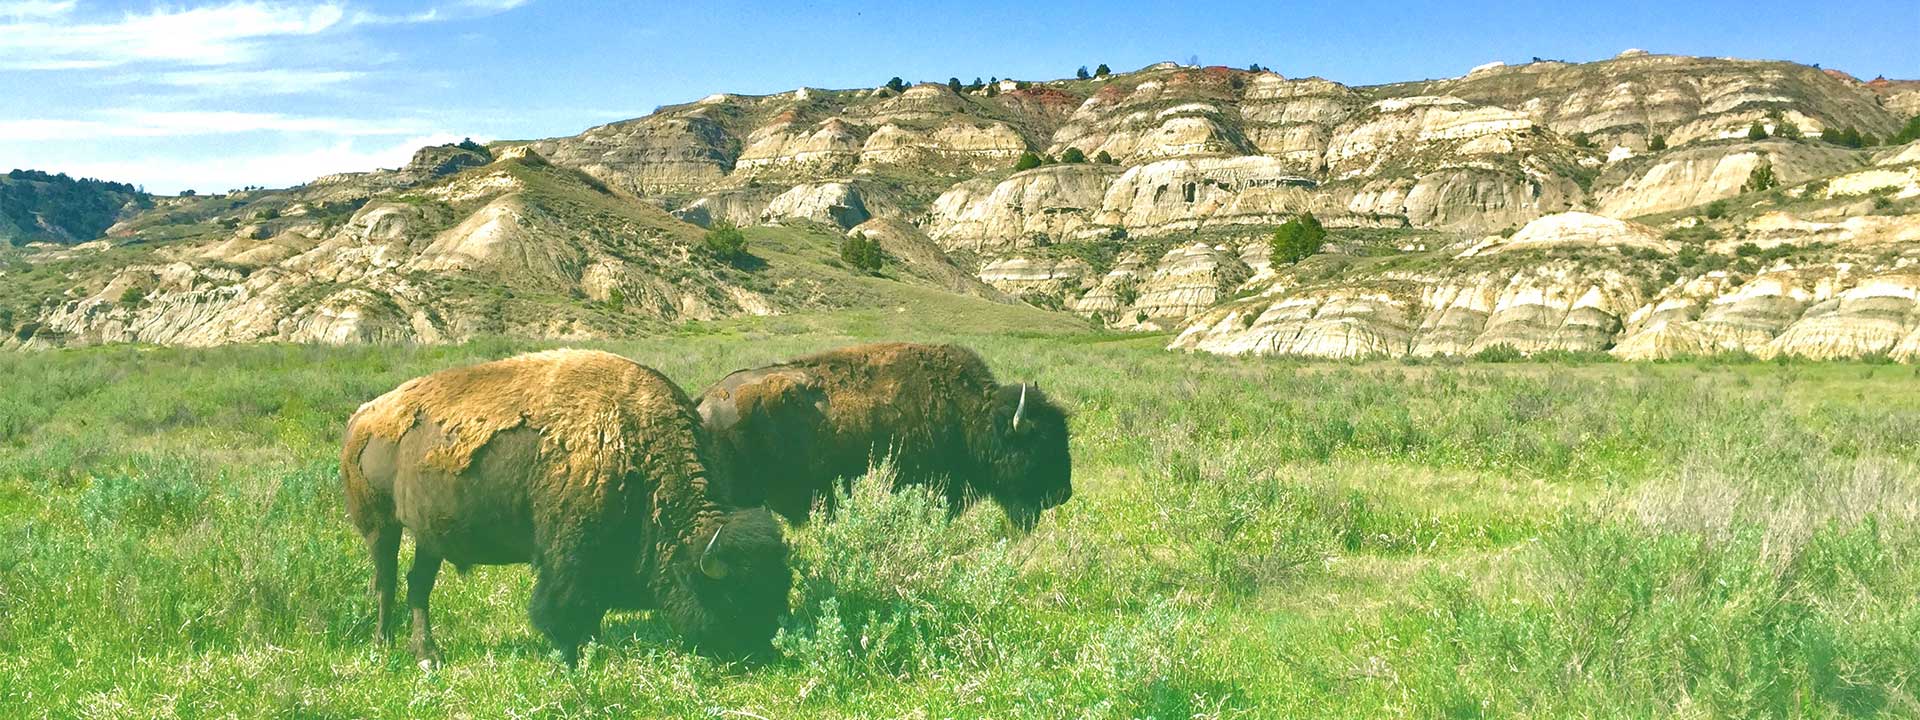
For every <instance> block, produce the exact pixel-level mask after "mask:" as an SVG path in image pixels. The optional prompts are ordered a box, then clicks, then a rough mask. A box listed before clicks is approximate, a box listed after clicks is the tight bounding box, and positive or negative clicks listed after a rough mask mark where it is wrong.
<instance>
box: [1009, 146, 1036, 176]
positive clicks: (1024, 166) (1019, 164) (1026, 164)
mask: <svg viewBox="0 0 1920 720" xmlns="http://www.w3.org/2000/svg"><path fill="white" fill-rule="evenodd" d="M1037 167H1040V154H1039V153H1036V152H1034V151H1032V150H1028V151H1026V152H1023V153H1020V159H1018V160H1015V161H1014V162H1013V170H1014V172H1019V171H1021V170H1032V169H1034V168H1037Z"/></svg>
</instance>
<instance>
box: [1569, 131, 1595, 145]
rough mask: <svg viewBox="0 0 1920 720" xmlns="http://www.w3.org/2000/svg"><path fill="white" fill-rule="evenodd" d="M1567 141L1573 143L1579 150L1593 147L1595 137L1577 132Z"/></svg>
mask: <svg viewBox="0 0 1920 720" xmlns="http://www.w3.org/2000/svg"><path fill="white" fill-rule="evenodd" d="M1567 139H1568V140H1570V141H1572V142H1573V146H1574V147H1577V148H1590V147H1593V137H1592V136H1590V135H1588V134H1586V133H1583V132H1577V133H1574V134H1572V135H1569V136H1568V137H1567Z"/></svg>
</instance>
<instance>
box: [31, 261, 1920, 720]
mask: <svg viewBox="0 0 1920 720" xmlns="http://www.w3.org/2000/svg"><path fill="white" fill-rule="evenodd" d="M778 242H779V239H778V238H766V239H765V244H763V245H761V247H763V248H766V249H768V250H770V251H771V250H774V249H775V248H774V247H772V246H773V245H775V244H776V243H778ZM781 251H782V252H801V251H803V249H801V248H782V249H781ZM805 251H807V252H811V251H812V250H811V249H806V250H805ZM934 309H935V310H938V308H934ZM926 317H927V313H923V312H895V311H893V310H892V309H888V308H882V309H876V310H868V311H859V312H844V313H833V314H821V315H804V316H789V317H781V318H764V319H755V320H742V321H731V322H728V323H716V324H698V325H689V326H685V327H683V328H681V330H680V332H678V333H676V334H674V335H672V336H666V337H659V338H652V339H641V340H630V341H619V342H609V343H599V344H598V345H599V346H601V347H605V348H607V349H610V350H614V351H616V352H620V353H623V354H625V355H628V356H630V357H633V358H636V359H638V360H640V361H641V362H644V363H647V364H649V365H653V366H655V367H658V368H660V369H661V370H662V371H663V372H666V373H667V374H668V375H670V376H672V377H673V378H674V379H675V380H676V381H678V382H680V383H681V384H682V385H683V386H685V387H687V388H688V389H690V390H691V391H695V392H697V391H698V390H699V389H700V388H702V387H704V386H705V384H706V383H709V382H711V381H713V380H716V379H718V378H719V377H720V376H721V375H723V374H724V373H726V372H728V371H730V370H732V369H735V368H738V367H744V366H750V365H756V364H761V363H765V362H769V361H773V360H776V359H779V358H784V357H788V356H791V355H794V354H798V353H803V352H807V351H812V350H817V349H823V348H826V347H832V346H836V345H840V344H844V343H848V342H854V341H863V340H872V339H879V338H914V339H928V340H953V341H958V342H962V343H965V344H968V345H971V346H973V347H975V348H977V349H979V350H980V351H981V352H982V353H983V354H984V355H985V356H986V357H987V359H988V361H989V362H990V363H991V364H992V365H993V367H994V368H995V370H996V372H997V373H998V374H999V375H1000V376H1001V377H1002V378H1005V379H1016V378H1017V379H1024V380H1032V381H1036V382H1038V383H1040V384H1041V385H1042V386H1043V387H1046V388H1047V390H1048V391H1049V393H1050V394H1053V395H1055V396H1058V397H1061V398H1063V399H1065V400H1066V401H1067V402H1069V403H1071V405H1072V406H1073V408H1074V411H1075V415H1074V431H1075V436H1074V442H1075V446H1074V453H1075V461H1076V462H1075V466H1076V470H1077V472H1076V478H1075V479H1076V494H1075V497H1074V499H1073V500H1072V502H1070V503H1068V504H1067V505H1065V506H1062V507H1061V508H1059V509H1056V510H1055V511H1053V512H1051V513H1049V514H1048V516H1047V517H1046V519H1045V520H1043V521H1042V523H1041V525H1040V527H1039V528H1038V529H1037V530H1036V531H1035V532H1034V533H1033V534H1031V535H1028V536H1025V537H1016V536H1013V535H1010V534H1009V533H1008V531H1007V530H1006V529H1005V527H1004V524H1003V521H1002V519H1001V518H1000V516H999V515H998V511H997V510H993V509H992V508H991V507H990V506H982V507H980V508H978V509H976V510H974V511H971V512H969V513H967V514H966V515H964V516H962V517H961V518H960V519H958V520H957V521H955V522H952V523H948V522H947V521H946V520H945V516H944V510H942V509H941V508H939V507H938V504H937V502H936V501H935V500H934V499H933V498H930V497H927V496H924V495H917V494H904V495H887V494H884V493H875V492H872V490H873V488H876V487H878V484H877V483H866V484H862V485H857V486H856V489H855V491H854V492H853V494H852V496H851V497H849V498H847V499H846V502H844V503H843V508H842V511H841V512H840V513H839V514H838V515H837V516H836V517H835V518H833V519H832V520H831V521H825V519H822V520H823V521H821V522H815V523H812V524H810V525H808V526H806V527H805V528H801V529H797V530H795V531H794V532H793V533H792V535H791V537H792V539H793V541H794V546H795V547H794V552H795V555H794V566H795V572H796V587H795V591H794V597H793V600H794V612H793V615H792V617H791V618H789V620H788V621H787V623H786V627H785V628H784V629H783V631H782V634H781V636H780V637H779V639H778V640H777V643H776V644H777V646H778V648H779V649H780V651H781V656H780V657H779V658H778V659H777V660H775V661H773V662H771V663H768V664H765V665H761V666H754V667H744V666H729V665H724V664H720V663H716V662H715V661H712V660H708V659H704V658H700V657H697V656H691V655H687V654H684V653H681V652H680V651H678V650H676V649H674V647H673V645H672V644H671V643H669V642H668V641H667V637H666V635H665V632H666V631H665V630H664V628H663V627H662V626H661V625H660V624H659V623H657V622H656V621H654V620H653V619H652V618H651V617H649V616H648V615H647V614H644V613H641V614H626V615H616V616H613V617H612V618H611V619H610V622H609V623H608V625H607V629H606V633H605V636H604V637H603V639H602V643H601V644H599V645H595V646H591V647H590V648H589V650H588V652H587V654H586V659H585V660H583V662H582V666H581V668H580V669H579V670H577V671H568V670H567V669H565V668H564V667H563V666H562V665H560V664H559V663H558V662H556V661H555V660H554V659H553V657H552V655H551V653H550V648H549V647H548V646H547V644H546V643H545V642H544V641H543V640H542V639H541V638H539V637H538V636H537V635H536V634H535V633H534V632H533V631H532V630H531V629H530V628H529V627H528V626H527V623H526V620H525V611H524V608H525V604H526V600H527V593H528V590H529V588H530V585H531V578H530V574H529V573H528V572H527V570H526V568H524V567H504V568H477V569H475V570H474V571H473V572H471V573H469V574H468V575H465V576H458V575H453V576H450V577H446V578H444V579H443V581H442V582H441V584H440V586H439V589H438V591H437V592H436V594H435V598H434V599H435V609H436V614H437V618H436V619H437V620H438V621H439V622H438V624H439V628H438V630H439V633H438V634H439V636H440V640H441V643H442V647H443V649H444V650H445V652H446V654H447V657H448V659H449V664H448V665H446V666H445V667H442V668H440V669H436V670H434V671H432V672H421V671H420V670H418V669H417V668H415V667H414V665H413V662H412V658H411V657H410V655H409V654H408V653H407V651H406V650H405V648H404V644H402V645H398V646H395V647H391V648H388V647H380V646H377V645H375V644H374V643H373V642H372V641H371V635H372V628H371V622H372V607H371V602H370V599H369V598H368V596H367V593H366V579H367V575H368V573H369V567H368V563H367V561H366V559H365V557H364V554H363V552H362V550H361V547H360V542H359V539H358V538H357V537H356V536H355V535H354V533H353V531H352V530H351V529H350V528H349V527H348V526H347V524H346V522H345V519H344V517H343V513H342V509H341V503H340V498H339V497H338V492H339V491H338V486H337V479H336V475H335V473H336V463H335V459H334V454H335V453H336V452H337V450H336V448H337V445H336V444H337V441H338V437H339V434H340V429H341V428H340V425H341V422H342V421H343V419H344V418H345V417H346V416H347V415H348V414H349V413H350V412H351V410H352V409H353V408H354V407H355V406H357V405H358V404H359V403H361V402H363V401H365V400H367V399H369V398H371V397H373V396H374V395H376V394H378V393H380V392H384V391H385V390H387V389H389V388H391V387H392V386H393V385H395V384H397V383H398V382H400V381H402V380H404V379H407V378H410V377H413V376H416V375H419V374H422V373H426V372H430V371H432V370H436V369H439V368H444V367H450V366H454V365H459V364H464V363H470V362H476V361H481V360H486V359H491V358H497V357H502V356H506V355H509V354H512V353H515V352H518V351H521V350H524V349H530V348H531V347H534V346H532V345H527V344H524V343H520V342H515V341H504V340H487V341H479V342H474V343H469V344H466V345H460V346H452V347H346V348H319V347H301V346H262V347H229V348H221V349H211V350H191V349H156V348H140V347H98V348H87V349H75V350H59V351H50V352H43V353H32V354H7V355H0V377H3V378H6V381H5V382H4V383H0V715H4V716H26V717H33V716H53V717H68V716H81V717H201V716H241V717H251V716H298V717H323V718H324V717H476V716H479V717H493V716H504V717H629V716H641V717H689V718H691V717H746V718H751V717H767V718H796V717H799V718H814V717H819V718H843V717H848V718H850V717H1062V718H1068V717H1070V718H1135V717H1142V718H1144V717H1153V718H1196V717H1198V718H1230V717H1247V718H1264V717H1414V718H1464V717H1516V718H1518V717H1529V718H1533V717H1579V718H1593V717H1608V718H1612V717H1689V718H1717V717H1780V718H1789V717H1790V718H1802V717H1810V718H1825V717H1834V718H1842V717H1872V716H1883V717H1910V716H1914V715H1916V714H1920V704H1916V700H1915V695H1916V692H1920V688H1917V687H1916V683H1917V682H1920V681H1917V680H1916V679H1915V677H1914V671H1913V669H1914V668H1920V606H1916V605H1915V603H1914V601H1913V598H1914V597H1915V595H1916V593H1920V564H1917V563H1915V562H1914V560H1915V559H1916V553H1920V534H1916V533H1915V526H1914V521H1915V520H1916V518H1920V473H1916V469H1917V468H1920V373H1916V372H1915V370H1914V369H1913V368H1911V367H1907V366H1898V365H1867V364H1847V363H1840V364H1788V365H1778V364H1769V363H1718V362H1689V363H1664V364H1622V363H1534V362H1527V363H1501V364H1486V363H1474V362H1467V363H1448V364H1418V365H1414V364H1400V363H1299V362H1292V361H1280V360H1249V359H1233V358H1220V357H1213V356H1205V355H1185V354H1175V353H1167V352H1164V351H1161V350H1160V349H1159V347H1160V346H1161V345H1163V344H1164V343H1165V341H1166V338H1165V337H1154V336H1149V337H1135V336H1115V335H1102V334H1094V333H1092V332H1090V331H1086V330H1084V329H1074V328H1071V327H1067V326H1064V325H1063V326H1049V325H1046V324H1044V323H1039V322H1035V321H1034V320H1033V316H1029V315H1026V314H1022V313H1019V312H1017V311H1015V310H1014V309H1011V308H1009V309H1007V310H1006V311H1005V312H1004V314H1001V315H992V314H983V315H979V316H972V317H964V318H953V319H952V321H951V322H946V323H942V322H939V321H935V320H927V319H926ZM912 318H920V319H917V320H916V319H912ZM875 472H876V473H885V472H886V469H885V468H884V467H883V468H880V469H877V470H875Z"/></svg>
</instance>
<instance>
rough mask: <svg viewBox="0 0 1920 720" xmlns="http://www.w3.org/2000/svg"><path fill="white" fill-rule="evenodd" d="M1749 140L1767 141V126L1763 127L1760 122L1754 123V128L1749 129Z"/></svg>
mask: <svg viewBox="0 0 1920 720" xmlns="http://www.w3.org/2000/svg"><path fill="white" fill-rule="evenodd" d="M1747 139H1748V140H1765V139H1767V128H1766V126H1764V125H1761V124H1760V121H1758V120H1755V121H1754V123H1753V126H1752V127H1749V128H1747Z"/></svg>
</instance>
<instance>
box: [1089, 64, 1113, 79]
mask: <svg viewBox="0 0 1920 720" xmlns="http://www.w3.org/2000/svg"><path fill="white" fill-rule="evenodd" d="M1112 74H1113V70H1111V69H1109V68H1108V67H1107V64H1106V63H1100V67H1097V68H1094V69H1093V76H1094V77H1106V76H1108V75H1112Z"/></svg>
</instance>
